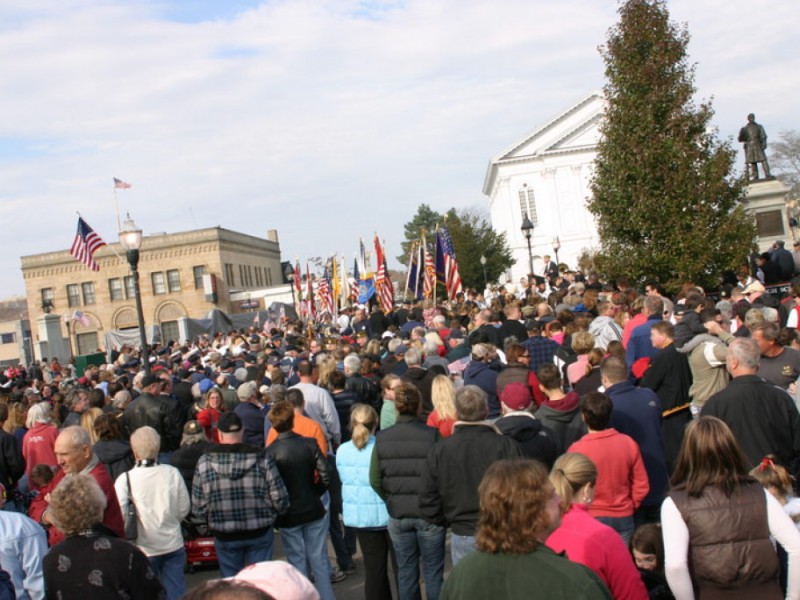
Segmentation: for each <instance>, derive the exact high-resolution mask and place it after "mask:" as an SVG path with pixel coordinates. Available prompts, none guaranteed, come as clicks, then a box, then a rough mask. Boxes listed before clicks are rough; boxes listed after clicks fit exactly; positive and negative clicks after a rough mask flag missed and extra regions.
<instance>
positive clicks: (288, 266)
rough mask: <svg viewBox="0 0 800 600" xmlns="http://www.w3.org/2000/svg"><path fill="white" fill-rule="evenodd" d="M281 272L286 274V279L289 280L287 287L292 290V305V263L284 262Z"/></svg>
mask: <svg viewBox="0 0 800 600" xmlns="http://www.w3.org/2000/svg"><path fill="white" fill-rule="evenodd" d="M283 274H284V275H285V276H286V279H288V280H289V289H290V290H292V306H294V305H295V302H294V268H293V267H292V263H286V268H285V269H284V270H283Z"/></svg>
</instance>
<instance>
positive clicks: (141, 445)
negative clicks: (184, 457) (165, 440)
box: [131, 426, 161, 460]
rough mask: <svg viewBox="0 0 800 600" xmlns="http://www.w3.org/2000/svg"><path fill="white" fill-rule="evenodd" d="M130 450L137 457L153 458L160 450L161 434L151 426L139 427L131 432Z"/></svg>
mask: <svg viewBox="0 0 800 600" xmlns="http://www.w3.org/2000/svg"><path fill="white" fill-rule="evenodd" d="M131 450H133V454H134V455H135V456H136V458H138V459H144V460H155V459H156V458H157V457H158V451H159V450H161V436H160V435H158V432H157V431H156V430H155V429H153V428H152V427H147V426H145V427H139V429H137V430H136V431H134V432H133V433H132V434H131Z"/></svg>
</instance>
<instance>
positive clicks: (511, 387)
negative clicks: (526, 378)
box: [500, 381, 533, 410]
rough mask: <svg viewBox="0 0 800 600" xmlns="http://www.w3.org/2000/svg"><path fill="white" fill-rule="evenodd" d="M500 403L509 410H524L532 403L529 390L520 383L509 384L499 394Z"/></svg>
mask: <svg viewBox="0 0 800 600" xmlns="http://www.w3.org/2000/svg"><path fill="white" fill-rule="evenodd" d="M500 402H502V403H503V404H505V405H506V406H507V407H508V408H510V409H511V410H525V409H526V408H528V407H529V406H530V405H531V402H533V396H532V395H531V389H530V388H529V387H528V386H527V385H525V384H524V383H522V382H520V381H514V382H512V383H509V384H507V385H506V386H505V387H504V388H503V391H502V392H500Z"/></svg>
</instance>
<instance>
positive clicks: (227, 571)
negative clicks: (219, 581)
mask: <svg viewBox="0 0 800 600" xmlns="http://www.w3.org/2000/svg"><path fill="white" fill-rule="evenodd" d="M273 541H274V534H273V533H272V528H271V527H270V528H269V530H268V531H267V532H266V533H265V534H263V535H261V536H259V537H255V538H250V539H246V540H230V541H225V540H220V539H218V538H214V548H216V550H217V562H219V574H220V577H233V576H234V575H236V574H237V573H238V572H239V571H241V570H242V569H244V568H245V567H247V566H249V565H253V564H255V563H258V562H263V561H265V560H272V543H273Z"/></svg>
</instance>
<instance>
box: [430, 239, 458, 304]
mask: <svg viewBox="0 0 800 600" xmlns="http://www.w3.org/2000/svg"><path fill="white" fill-rule="evenodd" d="M436 277H437V279H438V280H439V281H440V282H441V283H443V284H444V286H445V288H446V289H447V297H448V298H450V300H455V298H456V294H458V293H459V292H461V276H460V275H459V274H458V263H457V262H456V251H455V249H454V248H453V240H452V238H451V237H450V233H449V232H448V231H447V228H446V227H440V228H439V230H438V231H437V232H436Z"/></svg>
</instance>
